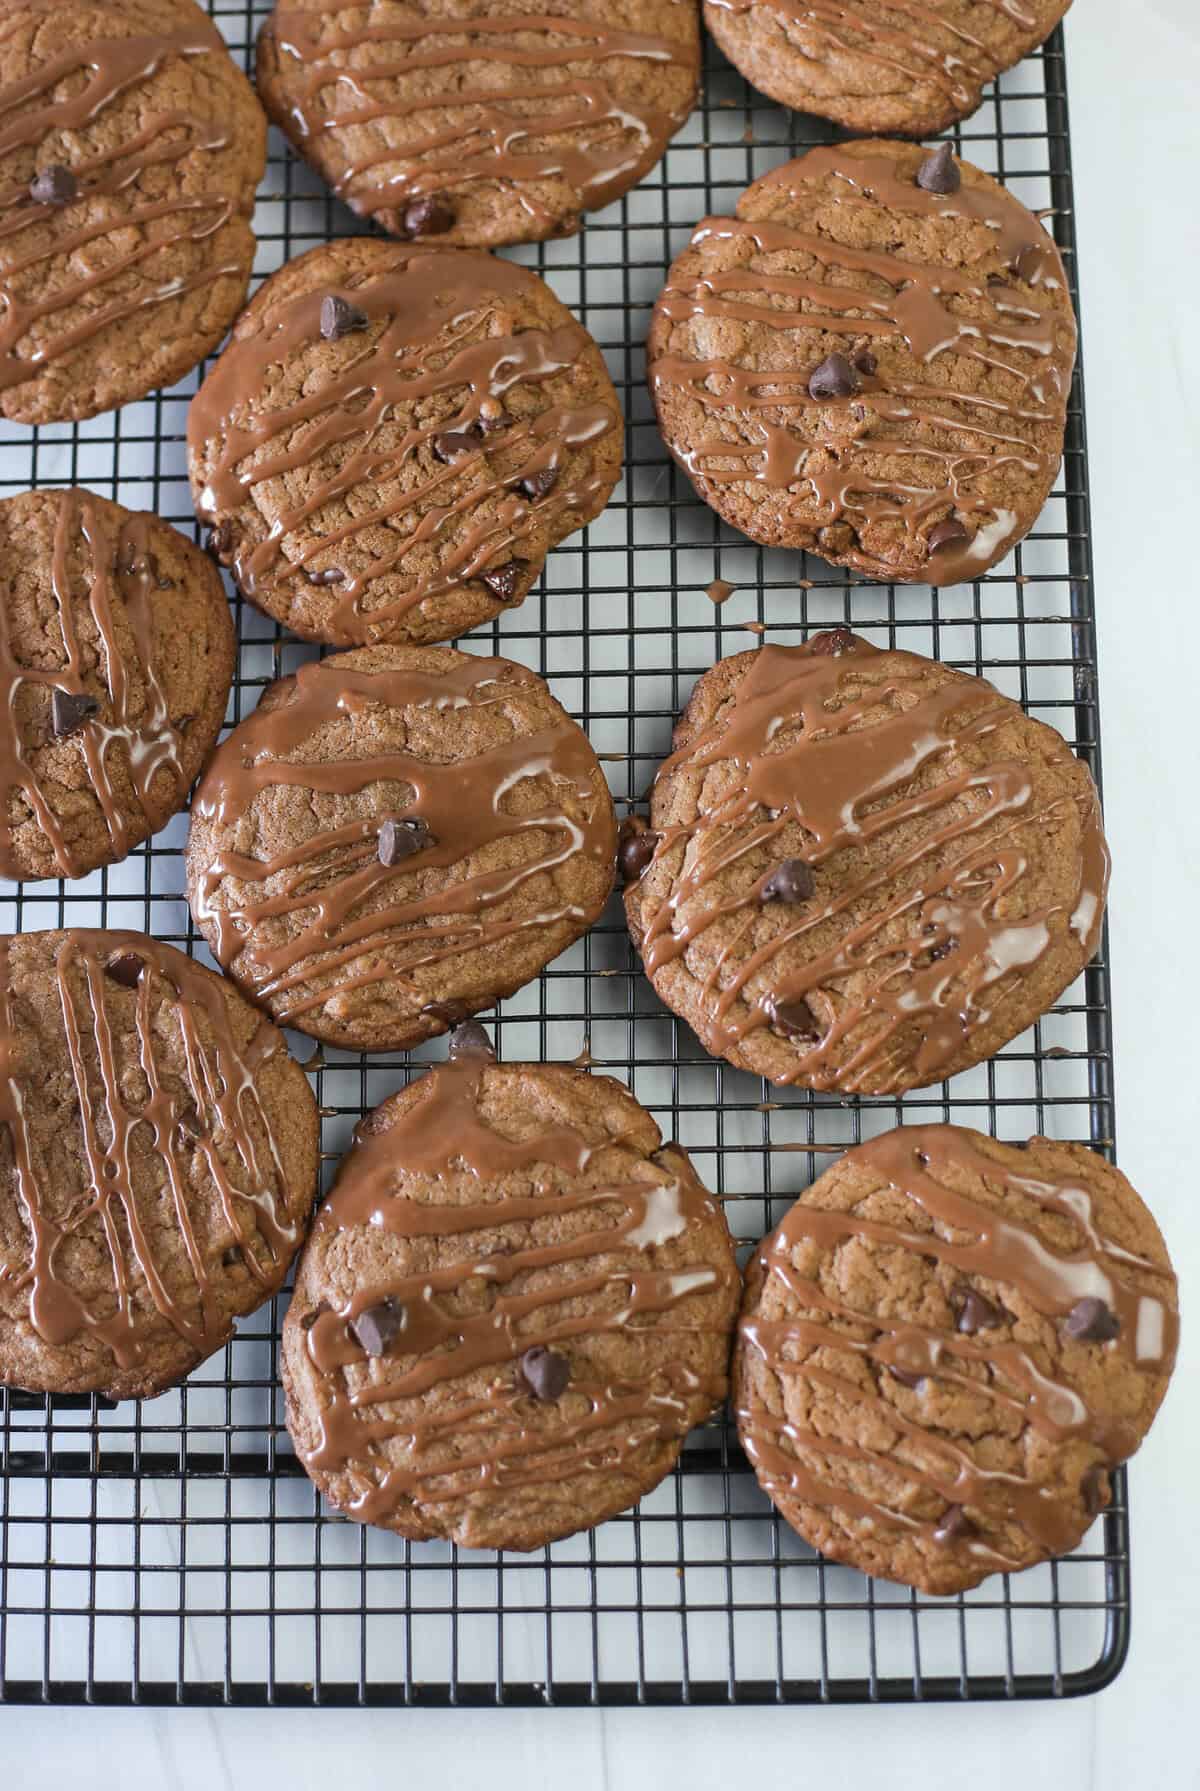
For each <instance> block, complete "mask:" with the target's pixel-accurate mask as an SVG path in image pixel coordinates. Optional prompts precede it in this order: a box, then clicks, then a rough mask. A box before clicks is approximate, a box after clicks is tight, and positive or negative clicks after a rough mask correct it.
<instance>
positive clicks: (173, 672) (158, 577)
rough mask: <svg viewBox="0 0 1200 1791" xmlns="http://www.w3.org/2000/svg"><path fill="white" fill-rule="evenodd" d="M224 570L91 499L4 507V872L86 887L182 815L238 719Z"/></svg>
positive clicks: (43, 499) (0, 558) (25, 500)
mask: <svg viewBox="0 0 1200 1791" xmlns="http://www.w3.org/2000/svg"><path fill="white" fill-rule="evenodd" d="M233 662H234V633H233V621H232V618H231V616H230V613H229V604H228V603H227V601H226V598H225V592H224V589H223V587H222V584H221V578H220V574H219V573H218V572H217V570H216V568H215V566H213V564H212V562H211V561H210V560H209V559H208V557H207V555H205V554H203V553H202V552H201V551H200V549H199V548H198V547H196V546H195V545H194V543H193V542H191V541H188V540H187V539H186V538H185V537H184V536H183V535H181V534H179V533H178V532H177V530H175V529H173V528H171V527H170V526H169V525H168V524H167V523H165V522H161V521H160V520H159V519H158V517H156V516H147V515H140V514H134V513H131V512H130V511H128V510H125V509H123V508H122V507H121V506H120V505H119V504H113V503H109V502H108V500H107V499H105V498H100V497H96V496H94V495H93V494H92V493H91V492H87V491H80V490H67V491H48V490H42V491H29V492H22V493H21V494H20V495H18V496H16V497H11V498H5V499H3V500H0V691H2V692H3V696H4V700H3V703H0V876H4V877H12V878H17V879H24V878H35V877H81V876H83V875H84V874H85V873H86V872H88V871H91V870H95V869H96V868H97V866H99V865H103V864H115V863H117V862H118V861H119V860H120V859H122V858H124V857H125V856H126V854H127V853H128V852H129V851H130V850H131V849H132V848H133V847H134V846H136V845H139V844H140V843H141V841H142V840H144V839H146V838H148V836H149V835H150V834H152V833H155V832H157V830H158V829H159V828H160V827H161V826H162V825H163V824H164V822H165V821H167V820H168V819H169V817H170V816H171V815H173V814H175V813H176V812H177V811H178V810H179V809H181V808H182V807H183V805H184V803H185V802H186V800H187V793H188V791H189V790H190V788H191V786H192V784H193V783H194V782H195V780H196V777H197V774H198V773H199V771H200V767H201V766H202V765H203V763H204V762H205V760H206V759H207V757H208V755H209V753H210V752H211V750H212V747H213V745H214V743H215V741H216V738H217V734H218V732H219V731H220V727H221V723H222V721H223V720H224V717H225V704H226V702H227V700H228V697H229V689H230V684H231V682H232V679H233Z"/></svg>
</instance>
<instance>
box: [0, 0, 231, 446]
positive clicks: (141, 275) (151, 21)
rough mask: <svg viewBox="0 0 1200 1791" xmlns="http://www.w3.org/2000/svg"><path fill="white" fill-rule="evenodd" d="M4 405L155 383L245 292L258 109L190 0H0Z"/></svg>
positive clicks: (79, 412)
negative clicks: (5, 0) (3, 1)
mask: <svg viewBox="0 0 1200 1791" xmlns="http://www.w3.org/2000/svg"><path fill="white" fill-rule="evenodd" d="M0 116H2V117H3V119H4V121H5V122H4V124H3V127H2V128H0V297H2V298H3V307H2V310H0V411H2V412H3V414H4V415H5V416H6V417H11V418H13V419H15V420H16V421H18V422H22V423H48V422H61V421H63V420H66V419H69V418H82V417H94V416H96V415H97V414H98V413H99V412H101V411H105V410H112V409H114V408H115V407H116V406H118V405H121V404H127V403H129V402H130V401H131V400H132V399H135V398H141V397H144V396H145V395H146V393H148V392H151V391H154V390H155V389H156V388H158V387H161V386H169V385H171V384H173V383H174V381H175V380H177V379H179V378H181V377H182V375H183V374H185V373H187V372H188V371H189V369H190V368H192V367H194V366H195V365H196V363H197V361H199V360H200V359H201V358H202V356H204V355H206V354H207V353H209V351H210V350H211V349H213V348H215V347H216V345H217V343H218V342H219V341H220V339H221V337H222V336H223V335H224V334H225V332H226V330H227V329H228V328H229V326H230V324H231V323H232V322H233V320H234V318H235V317H236V315H237V313H238V310H239V308H240V307H241V305H242V304H243V302H244V300H245V297H246V288H247V286H248V284H249V279H250V270H251V266H252V263H253V259H254V234H253V231H252V229H251V226H250V218H251V213H252V211H253V208H254V194H255V189H256V187H257V185H258V182H259V179H260V178H261V176H262V173H263V170H264V168H265V166H266V120H265V118H264V117H263V113H262V109H261V107H260V106H259V104H258V101H257V100H256V99H255V97H254V92H253V89H252V88H251V86H250V84H249V82H248V81H247V80H246V77H245V76H244V75H243V74H242V72H241V70H240V69H238V68H236V67H235V65H234V63H233V60H232V58H231V57H230V55H229V52H228V50H227V48H226V45H225V41H224V39H223V38H222V37H221V34H220V32H219V31H218V30H217V28H216V26H215V25H214V24H213V22H212V20H211V19H210V18H209V17H208V15H207V13H205V12H204V11H202V10H201V8H200V7H198V6H196V5H195V4H193V0H11V3H10V4H8V5H6V6H5V7H4V11H3V18H2V19H0Z"/></svg>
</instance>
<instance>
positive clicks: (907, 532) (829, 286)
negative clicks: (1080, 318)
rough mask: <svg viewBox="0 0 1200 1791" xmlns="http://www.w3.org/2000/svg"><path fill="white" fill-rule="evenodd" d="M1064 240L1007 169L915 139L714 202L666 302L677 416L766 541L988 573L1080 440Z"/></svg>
mask: <svg viewBox="0 0 1200 1791" xmlns="http://www.w3.org/2000/svg"><path fill="white" fill-rule="evenodd" d="M1075 342H1076V331H1075V319H1074V315H1073V313H1072V310H1071V300H1070V296H1069V294H1068V291H1067V281H1066V274H1065V272H1064V270H1063V265H1062V260H1061V258H1060V256H1059V253H1058V250H1057V249H1056V248H1055V246H1054V244H1053V242H1051V240H1050V238H1049V236H1048V235H1047V234H1046V232H1045V230H1043V228H1042V226H1041V224H1039V222H1038V221H1037V219H1036V218H1035V217H1034V216H1033V214H1032V213H1031V212H1029V211H1027V210H1026V209H1025V207H1024V206H1023V205H1022V204H1021V203H1020V201H1019V200H1017V199H1014V198H1013V196H1012V194H1011V193H1008V192H1006V191H1005V189H1004V188H1003V187H1002V186H1000V185H999V184H998V183H997V182H996V181H994V180H993V179H992V178H991V176H990V175H988V174H983V173H981V172H980V170H979V169H978V168H974V167H972V166H971V165H970V163H968V162H958V161H955V159H954V157H953V156H952V155H951V154H950V151H949V146H948V145H944V146H943V147H942V149H941V150H939V151H937V152H935V153H934V154H932V155H928V154H927V153H926V152H925V151H924V150H922V149H920V148H919V147H917V146H916V145H913V144H908V143H888V142H867V143H840V144H835V145H832V146H829V147H822V148H817V149H810V150H809V151H808V153H807V154H806V155H804V156H802V157H800V158H799V159H798V160H796V161H793V162H787V163H785V164H784V165H783V166H782V167H780V168H776V169H774V170H773V171H772V172H771V173H769V174H765V175H763V177H762V178H761V179H760V180H757V181H755V183H754V185H753V186H751V187H749V188H748V189H747V190H746V192H745V193H743V195H742V197H741V199H740V200H739V201H738V205H737V215H736V216H735V217H732V218H706V219H704V220H703V222H702V223H701V224H700V225H699V226H698V227H697V229H696V232H695V234H694V236H693V238H692V242H691V245H690V247H688V248H687V249H685V250H684V252H683V253H682V255H680V256H679V257H678V259H677V260H676V261H675V263H674V265H673V266H672V268H671V271H670V274H669V276H668V281H667V286H666V289H665V290H664V291H663V292H662V294H661V295H660V296H659V299H658V302H657V304H656V305H655V308H654V318H653V322H652V324H651V329H650V337H649V343H648V370H649V378H650V385H651V391H652V393H653V397H654V403H655V406H656V409H657V412H658V420H659V426H660V428H661V429H662V433H663V436H664V439H665V440H666V443H667V446H668V448H669V449H670V450H671V453H672V454H673V455H674V457H675V459H676V460H677V461H678V462H679V464H680V465H681V466H682V467H683V468H684V470H685V471H686V472H687V474H688V476H689V478H690V479H691V480H692V482H693V484H694V485H695V487H696V490H697V491H698V492H699V494H700V496H701V497H702V498H703V499H704V500H705V502H706V503H708V504H711V505H712V507H713V509H714V510H716V512H717V514H718V515H719V516H721V517H723V518H724V519H725V521H726V522H729V523H732V524H733V526H734V527H735V528H737V529H740V530H741V531H742V533H743V534H746V535H749V536H750V537H751V538H752V539H753V540H755V541H759V542H762V543H763V545H764V546H768V547H791V548H803V549H807V550H808V551H810V552H813V553H817V554H819V555H820V556H821V557H822V559H825V560H828V561H830V563H831V564H833V565H835V566H849V567H851V568H852V569H853V570H854V571H856V572H861V573H865V574H866V575H867V576H868V577H871V578H879V579H887V580H892V581H896V582H900V583H915V584H934V585H948V584H955V583H957V582H959V581H960V580H963V579H972V578H977V577H979V576H980V575H981V574H982V573H984V572H986V571H987V569H988V567H989V566H993V565H995V564H996V562H997V561H998V560H1001V559H1003V557H1004V556H1005V554H1007V553H1008V552H1009V550H1010V549H1011V548H1012V547H1013V546H1015V544H1016V543H1017V542H1018V541H1020V540H1021V539H1022V537H1023V536H1024V535H1026V534H1027V533H1028V532H1029V530H1030V528H1031V527H1032V526H1033V524H1034V522H1035V521H1036V520H1037V517H1038V515H1039V513H1040V512H1041V509H1042V506H1043V504H1044V503H1045V500H1046V497H1047V496H1048V494H1049V492H1050V489H1051V486H1052V485H1053V483H1054V479H1055V476H1056V475H1057V472H1058V468H1059V464H1060V462H1061V459H1062V449H1063V435H1064V430H1065V426H1066V407H1067V399H1068V395H1069V392H1070V387H1071V373H1072V369H1073V367H1074V364H1075Z"/></svg>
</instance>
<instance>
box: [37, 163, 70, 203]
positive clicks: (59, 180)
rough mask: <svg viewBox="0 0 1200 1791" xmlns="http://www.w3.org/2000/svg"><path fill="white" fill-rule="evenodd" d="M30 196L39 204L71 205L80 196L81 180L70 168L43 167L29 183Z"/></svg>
mask: <svg viewBox="0 0 1200 1791" xmlns="http://www.w3.org/2000/svg"><path fill="white" fill-rule="evenodd" d="M29 197H30V198H31V199H34V200H36V201H37V203H38V204H39V205H70V203H71V201H72V200H73V199H78V197H79V182H78V181H77V180H76V178H75V176H74V175H73V174H72V173H71V170H70V169H69V168H63V167H61V166H56V167H53V168H43V169H42V170H41V172H40V173H39V174H35V175H34V177H33V179H32V180H31V181H30V183H29Z"/></svg>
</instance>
